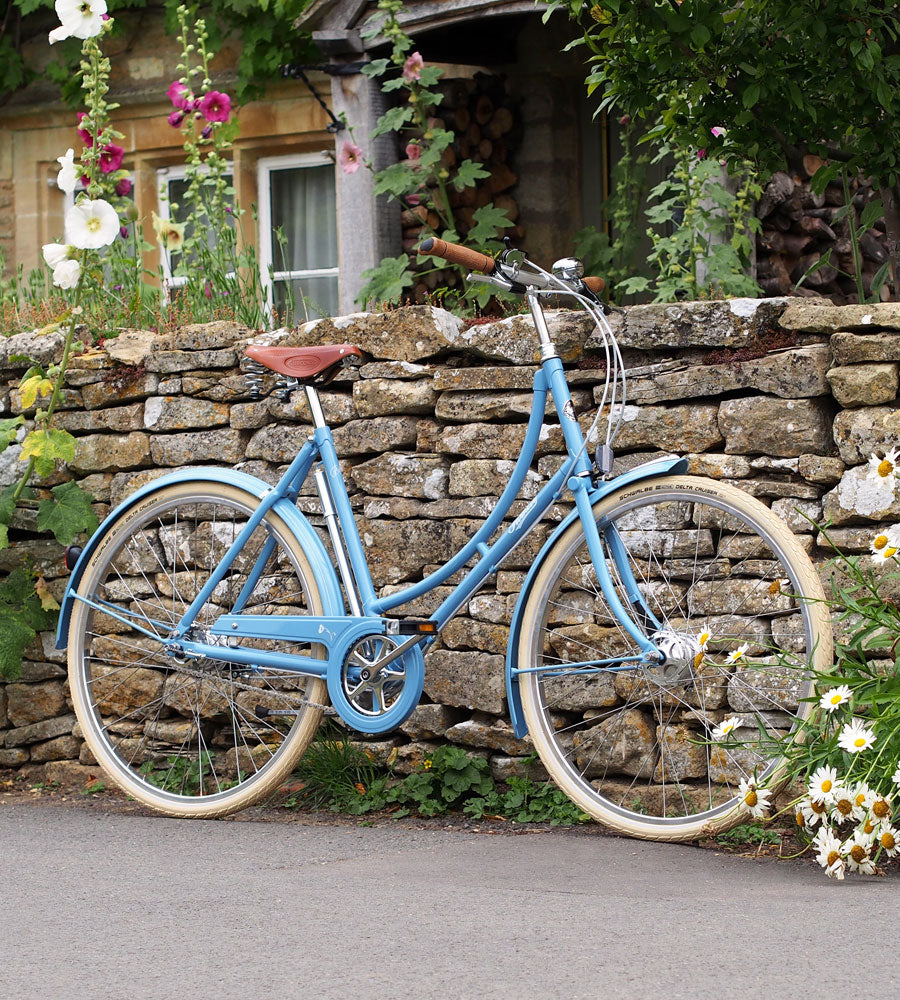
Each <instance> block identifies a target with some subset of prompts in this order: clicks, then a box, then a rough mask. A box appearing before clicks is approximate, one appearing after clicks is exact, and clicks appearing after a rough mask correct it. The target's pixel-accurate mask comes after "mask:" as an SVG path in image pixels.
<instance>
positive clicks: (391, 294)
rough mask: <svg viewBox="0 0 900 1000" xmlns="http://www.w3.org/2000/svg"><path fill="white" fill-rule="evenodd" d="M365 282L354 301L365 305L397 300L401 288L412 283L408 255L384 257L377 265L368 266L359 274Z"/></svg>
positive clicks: (400, 293)
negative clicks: (370, 302) (371, 302)
mask: <svg viewBox="0 0 900 1000" xmlns="http://www.w3.org/2000/svg"><path fill="white" fill-rule="evenodd" d="M360 277H361V278H363V279H364V280H365V282H366V284H365V285H364V286H363V287H362V288H361V289H360V291H359V295H357V297H356V301H357V302H359V303H360V304H362V305H363V306H365V304H366V303H367V302H369V301H373V302H376V303H378V302H399V301H400V297H401V296H402V295H403V289H404V288H408V287H409V286H410V285H411V284H412V283H413V276H412V272H411V271H410V269H409V257H407V256H406V254H405V253H404V254H401V255H400V256H399V257H384V258H382V261H381V263H380V264H379V265H378V267H370V268H369V269H368V270H367V271H363V273H362V274H361V275H360Z"/></svg>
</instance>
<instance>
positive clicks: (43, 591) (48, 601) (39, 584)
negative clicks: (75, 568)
mask: <svg viewBox="0 0 900 1000" xmlns="http://www.w3.org/2000/svg"><path fill="white" fill-rule="evenodd" d="M34 592H35V594H37V598H38V600H39V601H40V602H41V608H42V609H43V610H44V611H59V603H58V602H57V600H56V598H55V597H54V596H53V594H51V593H50V588H49V587H48V586H47V581H46V580H45V579H44V578H43V577H42V576H39V577H38V578H37V579H36V580H35V581H34Z"/></svg>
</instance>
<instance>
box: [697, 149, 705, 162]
mask: <svg viewBox="0 0 900 1000" xmlns="http://www.w3.org/2000/svg"><path fill="white" fill-rule="evenodd" d="M697 159H698V160H705V159H706V150H705V149H698V150H697Z"/></svg>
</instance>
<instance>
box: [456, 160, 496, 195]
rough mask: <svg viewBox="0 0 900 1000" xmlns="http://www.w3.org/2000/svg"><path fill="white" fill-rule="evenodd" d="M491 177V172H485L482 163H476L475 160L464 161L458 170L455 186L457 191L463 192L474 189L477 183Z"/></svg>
mask: <svg viewBox="0 0 900 1000" xmlns="http://www.w3.org/2000/svg"><path fill="white" fill-rule="evenodd" d="M490 176H491V174H490V171H489V170H485V169H484V167H483V166H482V165H481V164H480V163H475V162H474V161H473V160H463V161H462V163H460V165H459V166H458V167H457V168H456V176H455V177H454V178H453V186H454V187H455V188H456V190H457V191H462V189H463V188H467V187H472V186H473V185H474V184H475V182H476V181H480V180H481V179H482V178H484V177H490Z"/></svg>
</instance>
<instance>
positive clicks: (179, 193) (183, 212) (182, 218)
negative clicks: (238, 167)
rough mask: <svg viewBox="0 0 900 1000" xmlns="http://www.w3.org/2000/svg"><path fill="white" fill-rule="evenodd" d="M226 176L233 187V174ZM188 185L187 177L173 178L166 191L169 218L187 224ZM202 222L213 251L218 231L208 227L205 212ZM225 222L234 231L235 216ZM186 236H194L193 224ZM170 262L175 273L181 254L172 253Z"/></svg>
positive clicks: (186, 231)
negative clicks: (186, 198) (186, 197)
mask: <svg viewBox="0 0 900 1000" xmlns="http://www.w3.org/2000/svg"><path fill="white" fill-rule="evenodd" d="M224 176H225V182H226V184H228V186H229V187H231V184H232V176H231V174H225V175H224ZM188 184H189V181H188V180H187V178H186V177H178V178H173V179H172V180H170V181H168V182H167V185H166V191H167V193H168V199H169V218H170V219H172V220H173V221H175V222H187V217H188V214H189V206H188V205H187V204H186V203H185V200H184V196H185V192H186V191H187V189H188ZM172 205H175V206H176V207H175V208H172ZM200 220H201V225H202V228H203V229H204V230H205V231H206V240H207V243H208V244H209V248H210V249H211V250H213V249H215V246H216V231H215V229H214V228H213V227H212V226H210V225H208V223H207V219H206V213H205V212H204V213H203V214H202V215H201V217H200ZM225 221H226V223H227V225H228V228H229V229H234V216H232V215H231V214H229V215H228V216H227V217H226V219H225ZM184 235H185V239H190V238H191V237H192V236H193V235H194V227H193V226H192V225H191V224H188V225H187V226H186V227H185V230H184ZM169 260H170V266H171V269H172V271H173V272H174V270H175V268H177V267H178V264H179V261H180V260H181V254H177V253H170V254H169Z"/></svg>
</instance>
